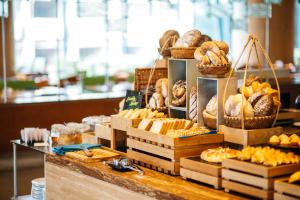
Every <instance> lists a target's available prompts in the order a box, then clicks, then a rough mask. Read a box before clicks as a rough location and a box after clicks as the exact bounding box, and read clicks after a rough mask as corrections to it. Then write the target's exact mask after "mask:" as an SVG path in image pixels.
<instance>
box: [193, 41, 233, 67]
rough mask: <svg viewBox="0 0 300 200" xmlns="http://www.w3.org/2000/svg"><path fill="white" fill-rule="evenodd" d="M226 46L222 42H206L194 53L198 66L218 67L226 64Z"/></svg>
mask: <svg viewBox="0 0 300 200" xmlns="http://www.w3.org/2000/svg"><path fill="white" fill-rule="evenodd" d="M228 52H229V47H228V45H227V44H226V43H225V42H223V41H216V40H213V41H206V42H203V43H202V45H201V46H200V47H198V48H197V49H196V51H195V52H194V57H195V59H196V60H197V61H199V65H211V66H220V65H226V64H228V58H227V54H228Z"/></svg>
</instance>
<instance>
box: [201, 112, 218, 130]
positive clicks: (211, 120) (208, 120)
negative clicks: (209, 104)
mask: <svg viewBox="0 0 300 200" xmlns="http://www.w3.org/2000/svg"><path fill="white" fill-rule="evenodd" d="M202 117H203V123H204V125H205V126H206V127H208V128H210V129H216V128H217V118H216V117H215V116H213V115H210V114H208V113H207V112H206V110H203V112H202Z"/></svg>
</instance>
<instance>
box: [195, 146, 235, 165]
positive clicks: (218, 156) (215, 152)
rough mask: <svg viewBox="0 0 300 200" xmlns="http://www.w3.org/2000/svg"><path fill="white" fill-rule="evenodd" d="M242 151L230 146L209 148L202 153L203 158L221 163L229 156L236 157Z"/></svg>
mask: <svg viewBox="0 0 300 200" xmlns="http://www.w3.org/2000/svg"><path fill="white" fill-rule="evenodd" d="M239 153H240V151H238V150H235V149H230V148H221V147H219V148H216V149H207V150H205V151H203V152H202V153H201V155H200V157H201V159H202V160H205V161H207V162H213V163H221V162H222V161H223V160H225V159H227V158H236V157H237V156H238V155H239Z"/></svg>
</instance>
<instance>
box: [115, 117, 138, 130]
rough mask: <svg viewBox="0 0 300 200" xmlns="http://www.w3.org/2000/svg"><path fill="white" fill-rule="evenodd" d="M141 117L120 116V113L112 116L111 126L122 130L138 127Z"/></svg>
mask: <svg viewBox="0 0 300 200" xmlns="http://www.w3.org/2000/svg"><path fill="white" fill-rule="evenodd" d="M140 122H141V119H128V118H124V117H119V116H118V115H112V116H111V128H112V129H118V130H122V131H127V130H128V129H129V128H130V127H137V126H138V125H139V123H140Z"/></svg>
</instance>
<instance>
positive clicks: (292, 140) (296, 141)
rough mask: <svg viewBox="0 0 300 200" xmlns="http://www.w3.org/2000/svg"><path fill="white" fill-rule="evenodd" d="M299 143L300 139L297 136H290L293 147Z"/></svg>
mask: <svg viewBox="0 0 300 200" xmlns="http://www.w3.org/2000/svg"><path fill="white" fill-rule="evenodd" d="M298 141H300V137H299V136H298V135H296V134H293V135H291V136H290V142H291V144H292V145H298Z"/></svg>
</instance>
